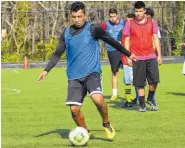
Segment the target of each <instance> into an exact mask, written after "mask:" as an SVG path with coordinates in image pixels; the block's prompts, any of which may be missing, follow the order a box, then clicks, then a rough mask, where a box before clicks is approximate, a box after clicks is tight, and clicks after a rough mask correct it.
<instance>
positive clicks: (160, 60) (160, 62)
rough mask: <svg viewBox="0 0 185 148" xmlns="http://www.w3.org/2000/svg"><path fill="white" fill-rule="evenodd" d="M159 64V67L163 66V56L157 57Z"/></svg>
mask: <svg viewBox="0 0 185 148" xmlns="http://www.w3.org/2000/svg"><path fill="white" fill-rule="evenodd" d="M157 62H158V64H159V65H161V64H162V58H161V56H157Z"/></svg>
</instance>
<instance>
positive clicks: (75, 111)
mask: <svg viewBox="0 0 185 148" xmlns="http://www.w3.org/2000/svg"><path fill="white" fill-rule="evenodd" d="M79 113H80V107H78V106H71V115H72V117H76V116H78V114H79Z"/></svg>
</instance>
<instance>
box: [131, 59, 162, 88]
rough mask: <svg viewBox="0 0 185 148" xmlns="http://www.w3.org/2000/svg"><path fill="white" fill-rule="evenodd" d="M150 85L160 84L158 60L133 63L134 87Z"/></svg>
mask: <svg viewBox="0 0 185 148" xmlns="http://www.w3.org/2000/svg"><path fill="white" fill-rule="evenodd" d="M146 80H147V81H148V84H153V83H158V82H159V69H158V63H157V59H149V60H143V61H140V60H138V61H136V62H133V85H134V86H136V87H144V86H145V85H146Z"/></svg>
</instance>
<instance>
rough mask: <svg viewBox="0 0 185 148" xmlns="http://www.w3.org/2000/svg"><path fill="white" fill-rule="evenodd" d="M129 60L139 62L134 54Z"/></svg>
mask: <svg viewBox="0 0 185 148" xmlns="http://www.w3.org/2000/svg"><path fill="white" fill-rule="evenodd" d="M129 59H131V60H133V61H137V60H136V56H135V54H133V53H132V54H131V56H130V57H129Z"/></svg>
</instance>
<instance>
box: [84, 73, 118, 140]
mask: <svg viewBox="0 0 185 148" xmlns="http://www.w3.org/2000/svg"><path fill="white" fill-rule="evenodd" d="M86 87H87V90H88V92H89V94H90V97H91V99H92V101H93V103H94V104H95V105H96V107H97V110H98V111H99V113H100V116H101V118H102V124H103V126H104V129H105V132H106V135H107V137H108V138H109V139H112V138H114V136H115V130H114V128H113V127H112V126H111V124H110V122H109V119H108V108H107V104H106V102H105V100H104V98H103V92H102V86H101V76H100V74H99V73H93V74H91V75H89V76H88V78H87V80H86Z"/></svg>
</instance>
